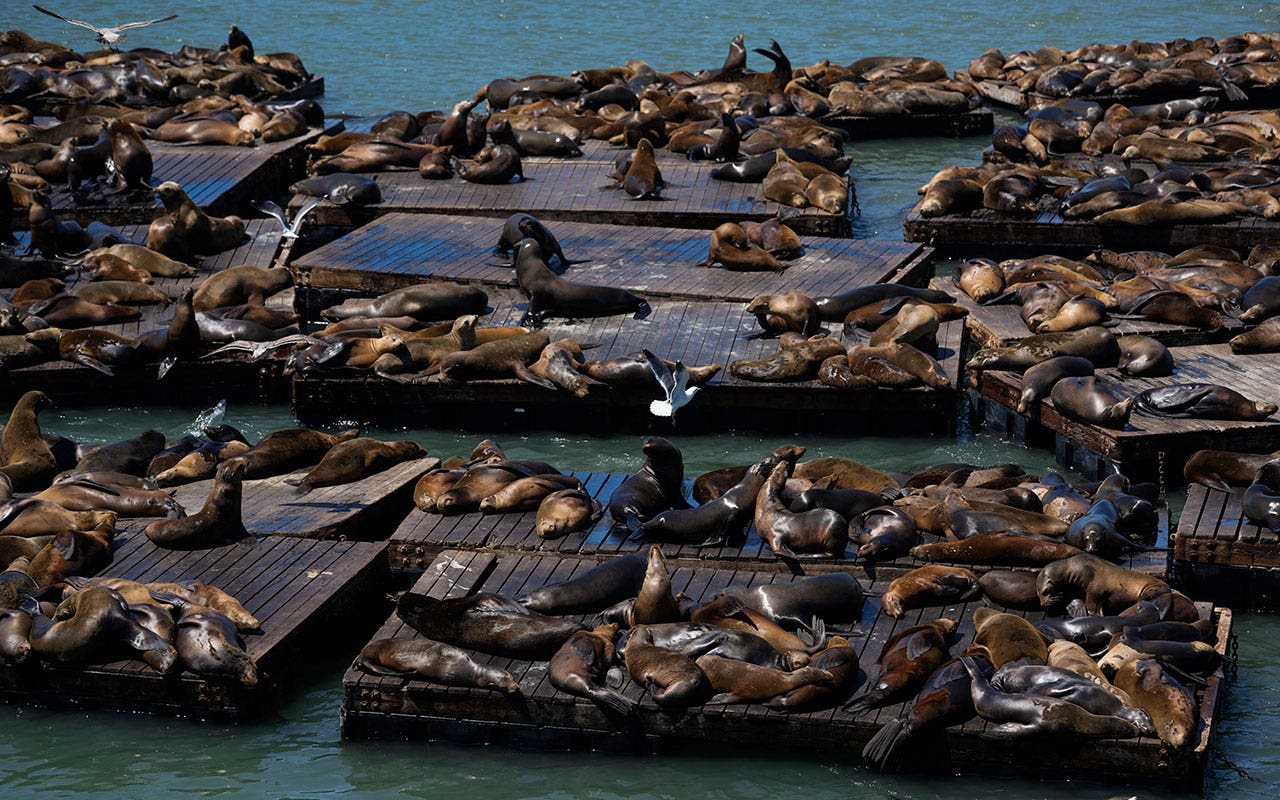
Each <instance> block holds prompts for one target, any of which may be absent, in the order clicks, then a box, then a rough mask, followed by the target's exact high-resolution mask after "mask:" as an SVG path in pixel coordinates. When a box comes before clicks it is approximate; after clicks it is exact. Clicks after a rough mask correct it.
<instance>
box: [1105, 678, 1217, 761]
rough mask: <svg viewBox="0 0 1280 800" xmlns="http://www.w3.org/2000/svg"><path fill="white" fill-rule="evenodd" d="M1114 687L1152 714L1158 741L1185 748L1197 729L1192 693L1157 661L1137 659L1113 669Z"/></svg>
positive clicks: (1191, 742)
mask: <svg viewBox="0 0 1280 800" xmlns="http://www.w3.org/2000/svg"><path fill="white" fill-rule="evenodd" d="M1115 684H1116V688H1117V689H1120V690H1121V691H1123V692H1125V693H1126V694H1128V695H1129V697H1130V698H1131V701H1132V702H1133V704H1134V705H1136V706H1137V707H1138V708H1141V709H1142V710H1143V711H1146V712H1147V713H1148V714H1150V715H1151V719H1152V721H1153V722H1154V723H1155V728H1156V734H1157V735H1158V736H1159V737H1160V741H1162V742H1164V743H1165V744H1167V745H1169V746H1170V747H1188V746H1191V745H1192V744H1193V742H1194V736H1195V733H1196V731H1197V728H1198V725H1197V719H1198V716H1199V715H1198V710H1197V707H1196V700H1195V695H1193V694H1192V693H1191V692H1190V691H1188V690H1187V688H1186V687H1184V686H1183V685H1182V684H1181V683H1179V682H1178V681H1177V680H1176V679H1174V678H1173V677H1172V676H1171V675H1169V674H1168V673H1167V672H1166V671H1165V669H1164V667H1163V666H1161V664H1160V662H1158V661H1155V660H1153V659H1145V658H1139V659H1135V660H1132V661H1129V662H1128V663H1126V664H1124V665H1123V666H1122V667H1120V669H1118V670H1116V675H1115Z"/></svg>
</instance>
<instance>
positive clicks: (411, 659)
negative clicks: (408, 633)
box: [355, 638, 520, 694]
mask: <svg viewBox="0 0 1280 800" xmlns="http://www.w3.org/2000/svg"><path fill="white" fill-rule="evenodd" d="M355 666H356V668H357V669H359V670H362V671H364V672H368V673H369V674H371V675H390V676H394V677H401V678H416V679H418V680H424V681H428V682H429V683H437V684H440V685H441V686H461V687H464V688H468V689H493V690H494V691H498V692H502V693H503V694H519V693H520V685H519V684H518V683H516V680H515V678H513V677H511V673H509V672H507V671H506V670H505V669H500V668H499V667H491V666H489V665H488V664H481V663H480V662H479V661H477V660H476V659H474V658H472V657H471V654H470V653H468V652H467V651H466V650H462V649H459V648H457V647H454V646H453V645H448V644H445V643H444V642H433V641H431V640H430V639H418V638H414V639H375V640H373V641H372V642H370V643H369V644H367V645H366V646H365V648H364V649H363V650H361V651H360V655H358V656H356V662H355Z"/></svg>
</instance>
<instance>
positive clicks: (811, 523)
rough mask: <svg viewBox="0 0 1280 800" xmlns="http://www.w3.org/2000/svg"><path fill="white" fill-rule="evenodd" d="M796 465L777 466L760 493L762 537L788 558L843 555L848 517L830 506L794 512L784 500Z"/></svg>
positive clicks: (758, 519)
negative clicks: (828, 507)
mask: <svg viewBox="0 0 1280 800" xmlns="http://www.w3.org/2000/svg"><path fill="white" fill-rule="evenodd" d="M791 469H792V465H791V464H790V463H789V462H786V461H783V462H781V463H779V464H778V465H777V466H775V467H774V468H773V471H772V472H771V473H770V474H769V479H768V480H767V481H765V484H764V486H762V487H761V488H760V492H759V494H758V495H757V496H756V508H755V524H756V530H757V531H758V532H759V534H760V538H762V539H764V540H765V541H766V542H768V544H769V547H770V549H771V550H773V552H774V553H776V554H777V555H779V556H783V557H787V558H804V557H822V556H829V557H832V558H840V557H842V556H843V555H844V550H845V546H846V544H847V543H848V539H849V530H848V523H847V522H845V519H844V517H841V516H840V515H839V514H837V513H836V512H834V511H832V510H830V509H827V508H817V509H813V510H812V511H804V512H801V513H799V514H796V513H793V512H792V511H791V509H789V508H787V506H786V504H785V503H783V502H782V487H783V485H784V484H785V483H786V482H787V478H788V477H789V476H790V474H791Z"/></svg>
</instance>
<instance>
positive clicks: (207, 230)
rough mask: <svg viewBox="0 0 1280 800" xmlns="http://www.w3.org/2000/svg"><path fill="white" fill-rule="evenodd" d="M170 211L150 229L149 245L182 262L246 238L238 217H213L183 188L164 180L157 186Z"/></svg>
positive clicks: (217, 250) (220, 250)
mask: <svg viewBox="0 0 1280 800" xmlns="http://www.w3.org/2000/svg"><path fill="white" fill-rule="evenodd" d="M155 193H156V196H157V197H159V198H160V201H161V202H162V203H164V207H165V210H166V211H167V212H168V213H167V214H165V215H164V216H163V217H160V218H158V219H157V220H156V221H155V222H152V223H151V227H150V228H148V229H147V247H148V248H150V249H152V250H155V251H156V252H159V253H161V254H163V255H166V256H168V257H170V258H174V259H177V260H179V261H186V260H188V259H189V258H190V257H191V256H193V255H215V254H217V253H221V252H222V251H223V250H230V249H231V248H233V247H236V246H237V245H239V244H240V242H241V240H242V239H244V232H245V224H244V221H243V220H241V219H240V218H239V217H235V216H231V217H211V216H209V215H208V214H206V213H205V212H204V211H203V210H201V209H200V207H199V206H197V205H196V204H195V202H194V201H193V200H192V199H191V198H190V197H188V196H187V193H186V192H185V191H183V189H182V187H181V186H179V185H178V184H176V183H174V182H173V181H165V182H164V183H162V184H160V185H159V186H157V187H156V188H155Z"/></svg>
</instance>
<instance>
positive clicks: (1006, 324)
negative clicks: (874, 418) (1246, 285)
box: [929, 277, 1245, 354]
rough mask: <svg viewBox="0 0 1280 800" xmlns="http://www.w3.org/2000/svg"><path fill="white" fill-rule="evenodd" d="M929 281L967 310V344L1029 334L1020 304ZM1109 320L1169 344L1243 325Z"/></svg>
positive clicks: (1118, 329)
mask: <svg viewBox="0 0 1280 800" xmlns="http://www.w3.org/2000/svg"><path fill="white" fill-rule="evenodd" d="M929 285H930V286H931V287H932V288H934V289H940V290H942V291H944V292H947V293H948V294H950V295H952V296H954V297H955V298H956V304H957V305H962V306H964V307H965V308H967V309H968V310H969V315H968V316H967V317H965V318H964V325H965V334H966V336H967V337H968V340H967V341H966V344H965V347H966V348H969V349H974V350H976V349H977V348H980V347H1003V346H1005V345H1007V344H1010V343H1012V342H1015V341H1018V340H1019V339H1025V338H1027V337H1028V336H1031V335H1032V331H1031V329H1030V328H1028V327H1027V324H1026V323H1025V322H1023V321H1022V316H1021V314H1020V310H1021V306H1019V305H1017V304H1016V303H1013V304H1005V305H981V304H979V303H977V302H975V301H974V299H973V298H972V297H970V296H969V295H967V294H965V293H964V292H963V291H962V290H961V289H960V287H959V286H957V285H956V282H955V280H953V279H952V278H950V277H946V278H943V277H938V278H934V279H933V280H932V281H930V284H929ZM1112 321H1113V322H1114V323H1115V325H1114V326H1113V327H1111V328H1109V329H1108V330H1110V331H1111V332H1112V333H1113V334H1115V335H1116V336H1129V335H1133V334H1136V335H1141V336H1150V337H1151V338H1153V339H1156V340H1158V341H1160V342H1163V343H1164V344H1165V345H1166V346H1168V347H1175V346H1180V345H1193V344H1215V343H1218V342H1225V341H1227V340H1228V339H1230V338H1232V337H1233V336H1236V335H1238V334H1240V333H1243V332H1244V329H1245V326H1244V325H1242V324H1241V323H1240V321H1239V320H1237V319H1235V318H1234V317H1230V316H1226V315H1223V316H1222V327H1221V328H1219V329H1218V330H1205V329H1204V328H1192V327H1188V326H1186V325H1170V324H1168V323H1165V322H1152V321H1150V320H1145V319H1118V318H1113V320H1112ZM966 354H967V353H966Z"/></svg>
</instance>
